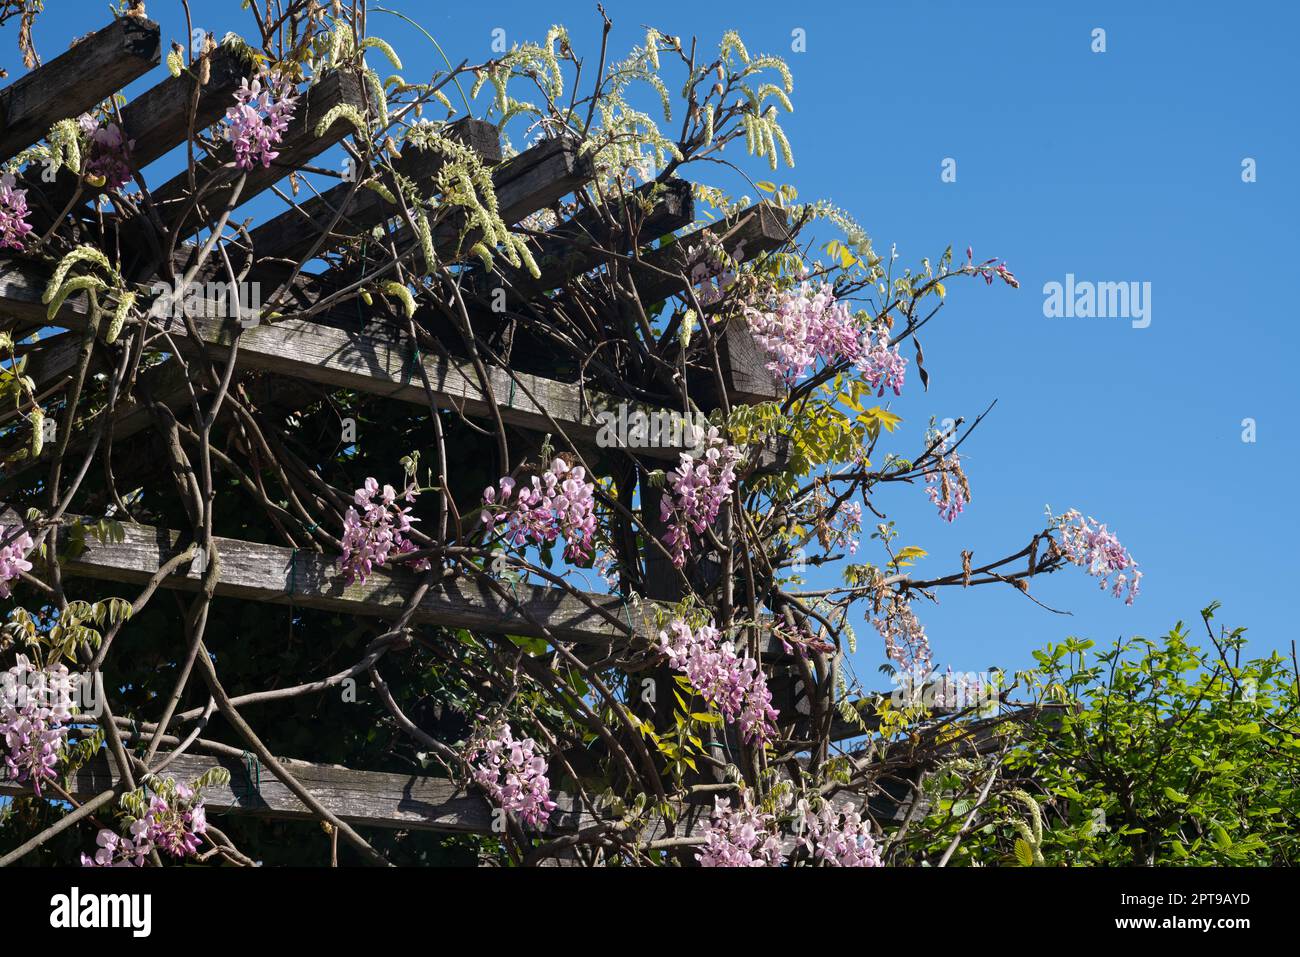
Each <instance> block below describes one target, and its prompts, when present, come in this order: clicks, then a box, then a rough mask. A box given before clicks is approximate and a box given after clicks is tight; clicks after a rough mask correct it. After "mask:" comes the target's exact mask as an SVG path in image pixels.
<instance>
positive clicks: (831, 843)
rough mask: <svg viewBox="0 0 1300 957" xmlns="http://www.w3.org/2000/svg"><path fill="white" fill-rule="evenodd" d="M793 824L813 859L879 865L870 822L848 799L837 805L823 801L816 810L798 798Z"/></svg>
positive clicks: (841, 864)
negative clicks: (863, 817) (864, 818)
mask: <svg viewBox="0 0 1300 957" xmlns="http://www.w3.org/2000/svg"><path fill="white" fill-rule="evenodd" d="M795 825H796V828H797V830H798V833H799V834H800V837H799V843H800V844H801V845H802V846H803V847H804V848H805V849H807V851H808V852H809V854H811V855H812V858H813V860H814V861H820V862H822V863H823V864H825V865H826V866H829V867H880V866H881V865H882V861H881V859H880V850H879V848H877V846H876V842H875V839H874V838H872V836H871V828H870V826H869V824H868V823H867V822H866V821H864V820H863V819H862V815H861V814H859V813H858V811H857V809H856V808H854V806H853V805H852V804H850V803H849V802H848V801H845V802H844V803H843V804H842V805H840V807H839V808H834V807H832V806H831V803H830V802H829V801H826V802H823V803H822V805H821V808H820V809H819V810H818V811H813V810H812V808H811V806H810V805H809V804H808V802H807V801H800V802H799V805H798V812H797V814H796V816H795Z"/></svg>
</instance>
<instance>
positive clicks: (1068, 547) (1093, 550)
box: [1048, 509, 1142, 605]
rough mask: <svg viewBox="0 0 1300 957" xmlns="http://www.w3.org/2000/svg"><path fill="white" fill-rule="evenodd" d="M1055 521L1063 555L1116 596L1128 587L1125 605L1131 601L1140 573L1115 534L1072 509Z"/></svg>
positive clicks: (1140, 576)
mask: <svg viewBox="0 0 1300 957" xmlns="http://www.w3.org/2000/svg"><path fill="white" fill-rule="evenodd" d="M1048 514H1049V515H1050V514H1051V513H1050V512H1049V513H1048ZM1055 524H1056V527H1057V529H1058V530H1059V531H1060V533H1061V542H1060V547H1061V552H1062V553H1063V554H1064V555H1065V557H1066V558H1067V559H1068V560H1069V561H1071V562H1073V563H1074V564H1075V565H1078V566H1079V567H1080V568H1082V569H1084V570H1085V571H1087V573H1088V574H1089V575H1092V576H1094V577H1096V578H1100V579H1101V588H1102V589H1103V590H1104V589H1106V588H1107V587H1109V588H1110V590H1111V594H1112V595H1114V596H1115V597H1116V598H1119V597H1120V596H1121V595H1123V594H1124V590H1125V587H1126V586H1127V589H1128V594H1127V595H1126V596H1125V598H1124V604H1126V605H1131V604H1133V599H1135V598H1136V597H1137V596H1138V591H1139V589H1140V588H1141V582H1142V572H1140V571H1138V564H1137V562H1135V561H1134V560H1133V556H1132V555H1130V554H1129V553H1128V549H1126V548H1125V547H1124V546H1123V545H1121V544H1120V542H1119V539H1118V538H1116V537H1115V534H1114V533H1113V532H1111V531H1110V530H1109V529H1107V528H1106V526H1105V525H1103V524H1101V523H1099V522H1098V521H1097V520H1096V519H1094V518H1091V517H1089V518H1084V517H1083V515H1082V514H1080V513H1079V512H1078V511H1076V510H1075V509H1070V510H1069V511H1068V512H1066V513H1065V514H1064V515H1062V516H1060V517H1059V518H1057V519H1056V520H1055ZM1112 575H1113V576H1114V579H1113V581H1112V579H1111V576H1112Z"/></svg>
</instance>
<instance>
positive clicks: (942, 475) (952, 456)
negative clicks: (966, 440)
mask: <svg viewBox="0 0 1300 957" xmlns="http://www.w3.org/2000/svg"><path fill="white" fill-rule="evenodd" d="M950 437H951V436H950V434H949V433H943V434H940V433H939V432H937V431H934V430H931V431H930V432H928V433H927V434H926V437H925V441H926V445H927V446H928V445H930V444H931V443H937V445H935V447H934V455H935V457H936V458H937V459H938V460H939V464H938V465H935V466H934V467H933V468H931V469H929V470H928V471H927V472H926V474H925V494H926V495H928V496H929V497H930V501H931V502H933V503H934V506H935V507H936V508H937V509H938V510H939V517H940V518H942V519H943V520H944V521H945V522H952V521H955V520H956V518H957V516H958V515H960V514H961V513H962V510H963V509H964V508H965V507H966V505H967V504H968V503H969V502H970V482H969V481H968V480H967V478H966V473H965V471H963V470H962V467H961V455H960V454H958V453H957V452H949V451H948V440H949V438H950Z"/></svg>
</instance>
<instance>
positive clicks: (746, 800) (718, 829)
mask: <svg viewBox="0 0 1300 957" xmlns="http://www.w3.org/2000/svg"><path fill="white" fill-rule="evenodd" d="M701 834H702V835H703V837H704V844H703V846H702V847H700V849H699V850H697V851H696V852H695V857H696V859H697V860H698V861H699V862H700V866H701V867H780V866H781V861H782V857H781V839H780V836H779V834H778V832H777V825H776V817H775V816H774V815H772V814H769V813H767V812H764V811H760V810H759V809H758V808H755V807H754V806H753V803H752V800H751V798H750V796H749V792H748V791H746V792H745V795H744V797H743V799H742V801H741V805H740V807H732V806H731V805H730V804H728V803H727V801H726V800H725V799H724V798H715V799H714V804H713V814H712V815H710V817H709V820H708V821H706V822H705V823H704V825H703V826H702V827H701Z"/></svg>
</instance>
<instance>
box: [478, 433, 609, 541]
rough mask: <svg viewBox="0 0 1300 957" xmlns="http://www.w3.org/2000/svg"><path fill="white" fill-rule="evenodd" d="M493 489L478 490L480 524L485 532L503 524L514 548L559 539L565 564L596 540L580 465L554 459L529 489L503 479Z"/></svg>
mask: <svg viewBox="0 0 1300 957" xmlns="http://www.w3.org/2000/svg"><path fill="white" fill-rule="evenodd" d="M497 485H498V488H493V487H492V486H490V485H489V486H488V487H487V488H486V489H484V490H483V524H484V525H486V526H487V528H488V531H489V532H491V531H493V530H494V529H495V528H496V527H497V525H499V524H504V525H505V537H506V540H507V541H508V542H509V543H510V544H511V545H514V546H515V547H522V546H524V545H530V544H532V545H549V544H550V543H552V542H554V541H555V540H556V539H557V538H559V537H560V536H563V537H564V540H565V548H564V555H565V557H566V558H567V559H569V560H570V561H583V560H585V559H586V558H589V557H590V556H591V553H592V550H593V548H594V544H593V543H594V540H595V536H596V486H595V484H594V483H592V482H590V481H588V480H587V472H586V470H585V469H584V468H583V467H582V466H581V465H576V466H570V465H569V463H567V462H565V461H564V459H561V458H557V459H556V460H555V461H553V462H552V463H551V465H550V467H549V468H548V469H547V470H546V471H545V472H543V473H542V474H541V475H540V476H538V475H534V476H533V477H532V483H531V485H519V484H517V483H516V482H515V480H514V479H512V478H510V477H509V476H505V477H503V478H502V479H501V480H500V481H499V482H498V483H497Z"/></svg>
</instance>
